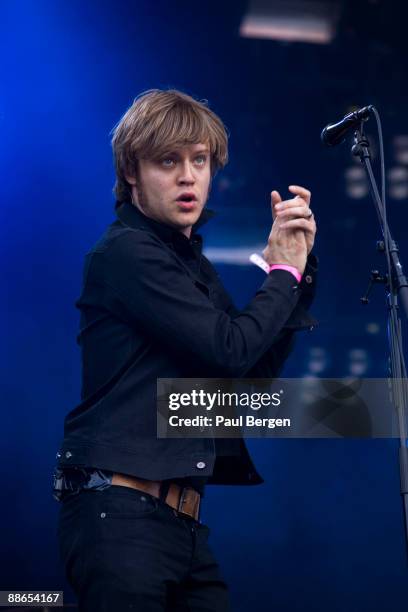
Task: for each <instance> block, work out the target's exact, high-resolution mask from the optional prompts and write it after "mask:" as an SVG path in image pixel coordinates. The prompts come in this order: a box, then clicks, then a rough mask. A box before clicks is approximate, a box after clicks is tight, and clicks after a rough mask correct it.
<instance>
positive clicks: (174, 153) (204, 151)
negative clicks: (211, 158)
mask: <svg viewBox="0 0 408 612" xmlns="http://www.w3.org/2000/svg"><path fill="white" fill-rule="evenodd" d="M203 153H207V154H209V153H210V149H208V148H202V149H197V151H193V152H192V153H191V155H202V154H203ZM168 155H170V156H171V155H180V152H179V150H177V149H173V150H172V151H171V150H170V151H165V152H164V153H163V154H162V155H159V158H163V157H166V156H168Z"/></svg>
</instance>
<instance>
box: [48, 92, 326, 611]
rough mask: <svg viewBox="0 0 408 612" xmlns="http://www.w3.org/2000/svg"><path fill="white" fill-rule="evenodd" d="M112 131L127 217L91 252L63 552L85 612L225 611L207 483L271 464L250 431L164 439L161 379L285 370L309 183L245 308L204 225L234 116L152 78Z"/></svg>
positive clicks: (299, 283)
mask: <svg viewBox="0 0 408 612" xmlns="http://www.w3.org/2000/svg"><path fill="white" fill-rule="evenodd" d="M112 145H113V153H114V160H115V166H116V185H115V193H116V198H117V205H116V208H117V216H118V218H117V220H116V221H115V222H114V223H112V225H110V226H109V228H108V229H107V231H106V233H105V234H104V235H103V236H102V238H101V239H100V240H99V241H98V242H97V244H96V245H95V246H94V247H93V249H92V250H91V251H90V253H88V255H87V256H86V261H85V268H84V283H83V289H82V293H81V296H80V298H79V300H78V302H77V306H78V308H79V309H80V311H81V330H80V334H79V344H80V345H81V349H82V363H83V380H82V383H83V384H82V402H81V404H80V405H79V406H77V407H76V408H75V409H74V410H72V411H71V412H70V413H69V414H68V416H67V417H66V420H65V436H64V441H63V444H62V446H61V448H60V450H59V452H58V453H57V458H58V467H57V470H56V478H55V495H56V497H57V498H58V499H61V500H62V501H63V503H62V508H61V513H60V522H59V527H58V532H59V540H60V549H61V554H62V558H63V561H64V563H65V568H66V572H67V576H68V579H69V581H70V584H71V585H72V587H73V589H74V591H75V593H76V595H77V597H78V600H79V607H80V609H81V610H85V611H86V612H91V611H98V612H103V611H109V612H117V611H120V612H122V611H123V610H140V611H143V612H150V611H159V610H161V611H164V610H193V611H195V612H198V611H204V610H206V611H210V610H211V611H221V610H222V611H225V610H227V609H228V596H227V590H226V586H225V583H224V582H223V580H222V578H221V577H220V575H219V571H218V566H217V563H216V562H215V560H214V558H213V556H212V553H211V551H210V549H209V548H208V544H207V536H208V529H207V527H206V526H205V525H203V524H202V523H200V522H199V507H200V502H201V498H202V495H203V492H204V487H205V485H206V483H213V484H234V483H236V484H257V483H260V482H262V479H261V477H260V476H259V475H258V473H257V472H256V469H255V467H254V465H253V463H252V461H251V459H250V457H249V454H248V452H247V450H246V447H245V444H244V441H243V440H241V439H229V440H212V439H187V440H186V439H172V440H165V439H157V437H156V381H157V378H192V377H201V378H203V377H207V378H211V377H231V378H233V377H242V376H248V377H254V376H259V377H269V376H270V377H273V376H276V375H277V372H278V371H279V369H280V367H281V365H282V363H283V361H284V359H285V358H286V356H287V354H288V353H289V351H290V347H291V343H292V336H293V331H294V330H295V329H302V328H308V327H310V326H311V325H312V324H314V320H313V319H312V318H311V317H310V316H309V315H308V313H307V311H306V310H305V308H306V307H308V306H309V304H310V301H311V298H312V295H313V288H314V273H315V259H314V258H313V256H311V257H309V262H308V263H307V256H308V253H310V251H311V248H312V246H313V241H314V236H315V232H316V226H315V222H314V219H313V215H312V213H311V211H310V208H309V203H310V193H309V192H308V191H307V190H306V189H304V188H302V187H298V186H291V187H290V191H291V192H292V194H293V195H294V196H295V197H294V198H292V199H289V200H286V201H285V202H282V199H281V197H280V195H279V193H278V192H276V191H274V192H272V198H271V199H272V209H273V217H274V219H275V220H274V223H273V225H272V229H271V232H270V234H269V238H268V242H267V246H266V248H265V250H264V251H263V256H264V258H265V260H266V262H267V265H268V266H270V268H269V267H268V271H269V270H270V271H269V274H268V275H267V277H266V280H265V282H264V284H263V285H262V287H261V288H260V290H259V291H258V292H257V294H256V296H255V297H254V298H253V300H252V301H251V302H250V304H249V305H248V307H247V308H246V309H245V310H243V311H242V312H238V311H237V310H236V309H235V308H234V306H233V304H232V302H231V299H230V297H229V296H228V294H227V293H226V291H225V289H224V287H223V285H222V283H221V281H220V279H219V277H218V276H217V274H216V272H215V270H214V268H213V267H212V265H211V264H210V262H209V261H208V260H207V259H206V258H205V257H204V256H203V255H202V253H201V248H202V241H201V237H200V236H199V234H197V232H196V230H197V228H198V227H199V225H201V224H202V223H204V222H205V221H206V219H207V218H208V217H209V216H210V212H209V211H206V210H205V204H206V201H207V198H208V193H209V190H210V184H211V179H212V177H213V176H214V174H215V172H216V171H217V170H218V169H220V168H222V167H223V166H224V165H225V163H226V162H227V135H226V132H225V128H224V126H223V124H222V122H221V120H220V119H219V118H218V117H217V116H216V115H215V114H214V113H213V112H212V111H210V110H209V108H208V107H207V105H206V104H204V103H202V102H198V101H196V100H194V99H193V98H191V97H190V96H188V95H186V94H183V93H181V92H178V91H160V90H151V91H148V92H145V93H144V94H142V95H141V96H139V97H138V98H136V100H135V101H134V103H133V104H132V106H131V107H130V108H129V110H128V111H127V112H126V113H125V115H124V116H123V117H122V119H121V120H120V122H119V124H118V125H117V126H116V128H115V130H114V135H113V140H112ZM306 266H307V269H306ZM302 275H303V278H302Z"/></svg>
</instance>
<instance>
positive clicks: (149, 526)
mask: <svg viewBox="0 0 408 612" xmlns="http://www.w3.org/2000/svg"><path fill="white" fill-rule="evenodd" d="M61 506H62V507H61V510H60V517H59V524H58V538H59V545H60V553H61V557H62V560H63V562H64V565H65V571H66V574H67V578H68V581H69V583H70V584H71V586H72V588H73V590H74V592H75V594H76V596H77V598H78V604H79V610H81V612H124V611H125V610H138V611H140V612H164V611H166V612H170V611H177V612H226V611H227V610H229V609H230V608H229V598H228V593H227V587H226V585H225V583H224V581H223V580H222V578H221V577H220V574H219V568H218V565H217V563H216V561H215V559H214V557H213V554H212V552H211V551H210V549H209V547H208V543H207V538H208V534H209V529H208V527H206V526H205V525H203V524H201V523H199V522H197V521H195V520H194V519H190V518H189V517H186V518H184V517H181V516H180V515H178V514H177V513H176V512H175V511H174V510H173V509H172V508H170V506H168V505H167V504H165V503H164V502H162V501H160V500H158V499H156V498H155V497H152V496H150V495H148V494H147V493H143V492H141V491H136V490H134V489H130V488H127V487H120V486H111V487H109V488H107V489H105V490H103V491H95V490H90V491H86V490H82V491H81V492H80V493H78V494H75V495H70V496H69V497H67V498H66V499H65V500H64V501H63V502H62V503H61Z"/></svg>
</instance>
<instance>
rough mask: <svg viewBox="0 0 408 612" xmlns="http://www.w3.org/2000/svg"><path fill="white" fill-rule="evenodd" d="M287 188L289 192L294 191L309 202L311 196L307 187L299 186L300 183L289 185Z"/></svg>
mask: <svg viewBox="0 0 408 612" xmlns="http://www.w3.org/2000/svg"><path fill="white" fill-rule="evenodd" d="M288 189H289V191H290V192H291V193H296V194H297V195H299V196H300V197H301V198H304V199H305V200H306V202H307V204H308V205H309V204H310V198H311V197H312V194H311V192H310V191H309V190H308V189H306V188H305V187H301V186H300V185H289V187H288Z"/></svg>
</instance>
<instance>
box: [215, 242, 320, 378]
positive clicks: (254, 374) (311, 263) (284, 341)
mask: <svg viewBox="0 0 408 612" xmlns="http://www.w3.org/2000/svg"><path fill="white" fill-rule="evenodd" d="M317 269H318V259H317V257H316V255H314V254H310V255H309V256H308V259H307V264H306V268H305V271H304V273H303V275H302V281H301V283H300V285H299V288H300V290H301V295H300V298H299V300H298V302H297V304H296V306H295V308H294V309H293V310H292V312H291V314H290V317H289V318H288V320H287V321H286V323H285V325H284V326H283V328H282V330H281V331H280V332H279V334H278V335H277V336H276V337H275V338H274V341H273V344H272V346H271V347H270V348H269V349H268V350H267V351H266V352H265V353H264V355H262V356H261V357H260V359H259V360H258V361H257V363H256V364H255V365H254V366H253V367H252V368H251V370H250V371H249V372H247V373H246V376H247V377H248V378H276V377H278V376H279V375H280V373H281V371H282V368H283V366H284V364H285V361H286V359H287V358H288V356H289V355H290V353H291V352H292V350H293V348H294V346H295V342H296V339H295V331H297V330H304V329H309V330H312V329H313V328H314V327H315V326H316V325H317V324H318V322H317V321H316V319H315V318H314V317H312V316H311V315H310V313H309V312H308V309H309V308H310V306H311V304H312V302H313V299H314V297H315V293H316V282H317ZM225 293H226V292H225ZM226 295H228V294H227V293H226ZM229 302H230V303H229V305H228V308H227V312H228V313H229V314H230V315H231V316H232V317H236V316H237V315H238V314H239V310H238V309H237V308H236V307H235V306H234V304H233V302H232V300H231V298H229Z"/></svg>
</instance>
